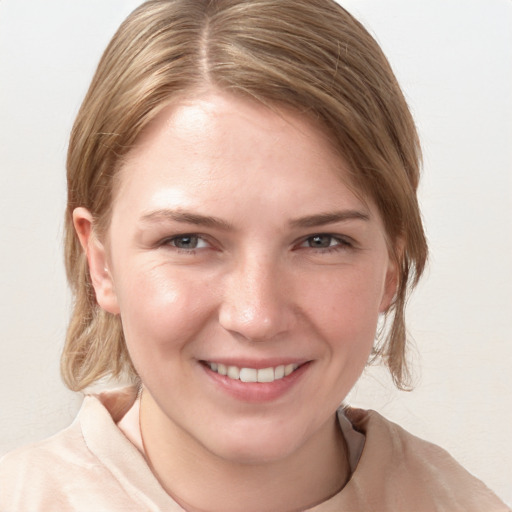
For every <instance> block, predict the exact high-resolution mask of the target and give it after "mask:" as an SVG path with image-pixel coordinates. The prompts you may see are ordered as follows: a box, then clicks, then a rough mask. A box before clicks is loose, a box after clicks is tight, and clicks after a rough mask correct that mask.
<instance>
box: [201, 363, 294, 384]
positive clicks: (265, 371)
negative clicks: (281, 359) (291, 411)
mask: <svg viewBox="0 0 512 512" xmlns="http://www.w3.org/2000/svg"><path fill="white" fill-rule="evenodd" d="M207 364H208V366H209V367H210V369H211V370H212V371H214V372H216V373H218V374H220V375H225V376H227V377H229V378H230V379H233V380H241V381H242V382H274V381H275V380H279V379H282V378H283V377H287V376H288V375H290V374H291V373H293V372H294V371H295V370H296V369H297V368H298V367H299V365H298V364H287V365H286V366H285V365H279V366H276V367H275V368H272V367H270V368H261V369H259V370H257V369H256V368H238V366H226V365H224V364H221V363H207Z"/></svg>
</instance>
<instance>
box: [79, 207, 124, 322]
mask: <svg viewBox="0 0 512 512" xmlns="http://www.w3.org/2000/svg"><path fill="white" fill-rule="evenodd" d="M73 225H74V226H75V231H76V234H77V235H78V238H79V240H80V244H81V245H82V248H83V250H84V253H85V255H86V257H87V263H88V265H89V274H90V276H91V281H92V285H93V287H94V291H95V294H96V301H97V302H98V305H99V306H100V307H101V308H102V309H104V310H105V311H108V312H109V313H112V314H115V315H117V314H119V305H118V301H117V296H116V293H115V288H114V281H113V278H112V275H111V273H110V271H109V268H108V262H107V255H106V252H105V247H104V245H103V244H102V243H101V242H100V240H98V237H97V236H96V234H95V232H94V224H93V217H92V215H91V212H89V210H87V208H83V207H79V208H75V210H74V211H73Z"/></svg>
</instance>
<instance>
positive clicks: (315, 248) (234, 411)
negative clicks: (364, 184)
mask: <svg viewBox="0 0 512 512" xmlns="http://www.w3.org/2000/svg"><path fill="white" fill-rule="evenodd" d="M120 172H121V176H120V178H121V179H120V185H119V188H118V189H117V191H116V194H115V199H114V204H113V213H112V219H111V225H110V228H109V232H108V236H107V240H106V243H105V246H104V249H102V250H104V251H105V253H104V258H105V262H104V263H101V264H100V266H102V265H103V266H105V267H107V268H108V273H107V272H104V273H102V271H101V270H98V272H99V273H100V274H101V275H100V276H99V277H97V278H96V279H95V287H96V292H97V298H98V301H99V303H100V305H101V306H102V307H104V308H105V309H107V310H108V311H110V312H112V313H116V314H117V313H119V314H120V315H121V319H122V323H123V329H124V332H125V338H126V343H127V347H128V350H129V353H130V356H131V358H132V361H133V363H134V366H135V368H136V370H137V372H138V373H139V375H140V377H141V379H142V382H143V384H144V386H145V389H146V391H147V393H148V395H149V396H150V397H151V400H152V401H153V402H154V404H155V406H156V408H157V410H158V414H159V415H160V421H161V423H162V424H167V425H168V426H169V427H170V428H172V429H175V430H177V431H180V432H181V433H182V435H183V436H184V438H186V439H187V440H188V441H189V442H190V443H196V444H197V445H199V446H202V447H204V448H206V449H207V450H208V451H209V452H210V453H213V454H216V455H219V456H221V457H223V458H225V459H236V460H239V459H240V460H242V459H243V460H260V459H265V460H273V459H279V458H283V457H286V456H288V455H290V454H292V453H293V452H294V451H296V450H300V448H301V446H303V445H304V444H305V443H307V442H308V440H309V439H311V438H312V437H314V436H315V435H316V434H318V433H319V432H321V431H322V429H324V428H325V425H326V424H327V423H329V422H331V421H332V419H333V417H334V413H335V410H336V408H337V407H338V406H339V405H340V403H341V401H342V400H343V399H344V397H345V396H346V394H347V393H348V391H349V390H350V389H351V387H352V386H353V384H354V383H355V381H356V380H357V378H358V377H359V375H360V374H361V372H362V370H363V368H364V366H365V363H366V361H367V359H368V356H369V353H370V350H371V347H372V344H373V341H374V335H375V330H376V324H377V320H378V316H379V314H380V313H381V312H383V311H384V310H385V309H386V308H387V307H388V305H389V303H390V300H391V298H392V296H393V294H394V291H395V277H396V276H395V268H394V266H393V265H392V263H391V261H390V258H389V255H388V249H387V244H386V237H385V232H384V228H383V224H382V221H381V219H380V216H379V214H378V212H377V211H376V209H375V208H374V207H373V206H372V204H371V203H369V204H368V203H363V202H362V201H361V200H360V199H358V198H357V197H356V195H354V193H353V192H351V189H350V188H349V187H348V186H347V185H346V182H347V179H348V178H347V172H346V168H345V167H344V163H343V162H342V161H340V158H339V156H336V154H335V153H334V152H333V151H332V150H331V148H330V146H329V143H328V142H327V141H326V139H325V137H324V136H323V134H322V132H321V130H319V128H318V127H316V126H314V125H313V124H311V122H310V121H307V120H305V119H304V118H301V117H299V116H298V115H296V114H294V113H291V112H288V111H285V110H282V111H281V112H280V113H276V112H272V111H271V110H269V109H267V108H265V107H263V106H261V105H259V104H256V103H252V102H249V101H248V100H244V99H239V98H235V97H232V96H229V95H224V94H220V93H210V94H205V95H203V96H200V97H196V98H192V99H189V100H187V101H181V102H179V103H176V104H174V105H172V106H170V107H168V108H166V109H165V110H164V111H162V112H161V113H160V114H159V116H158V117H157V118H156V119H155V121H154V122H153V123H152V124H151V126H150V127H149V128H148V129H147V130H146V132H145V133H144V135H143V136H142V137H141V139H140V140H139V141H138V143H137V145H136V147H135V148H134V150H132V152H131V154H130V155H129V158H128V160H127V162H126V164H125V165H124V167H123V169H122V170H121V171H120ZM90 258H91V257H90ZM93 266H94V264H93ZM226 373H227V375H226ZM188 441H187V442H188Z"/></svg>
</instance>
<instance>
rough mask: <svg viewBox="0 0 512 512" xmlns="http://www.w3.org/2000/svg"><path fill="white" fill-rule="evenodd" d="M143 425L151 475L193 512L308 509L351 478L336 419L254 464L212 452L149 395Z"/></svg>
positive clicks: (143, 406) (143, 401) (144, 402)
mask: <svg viewBox="0 0 512 512" xmlns="http://www.w3.org/2000/svg"><path fill="white" fill-rule="evenodd" d="M140 425H141V434H142V439H143V444H144V451H145V456H146V459H147V460H148V463H149V465H150V467H151V469H152V470H153V473H154V474H155V476H156V477H157V478H158V480H159V481H160V483H161V485H162V486H163V488H164V489H165V490H166V491H167V493H168V494H169V495H170V496H171V497H172V498H173V499H174V500H175V501H176V502H177V503H178V504H179V505H180V506H182V507H183V508H184V509H185V510H187V511H189V512H238V511H240V510H244V511H245V512H271V511H272V512H273V511H275V510H281V511H295V510H305V509H307V508H310V507H313V506H315V505H316V504H318V503H321V502H323V501H325V500H327V499H328V498H330V497H331V496H333V495H334V494H336V493H337V492H339V491H340V490H341V488H342V487H343V486H344V485H345V483H346V482H347V480H348V478H349V476H350V468H349V465H348V458H347V448H346V444H345V440H344V438H343V435H342V433H341V430H340V428H339V425H338V421H337V418H336V415H333V417H332V418H331V419H330V420H329V421H328V422H326V424H325V425H324V426H323V428H322V429H321V430H320V431H319V432H317V433H315V434H314V435H313V436H312V437H311V438H310V439H309V440H308V441H307V442H306V443H305V444H304V445H303V446H301V447H300V448H299V449H298V450H296V451H295V452H294V453H292V454H290V455H288V456H286V457H283V458H281V459H279V460H272V461H263V462H251V463H246V462H245V463H244V462H239V461H236V460H227V459H225V458H222V457H219V456H218V455H216V454H214V453H212V452H211V451H209V450H208V449H207V448H206V447H204V446H203V445H202V444H200V443H199V442H197V441H196V440H195V439H193V438H192V437H191V436H190V435H189V434H188V433H187V432H185V431H183V430H182V429H180V427H179V426H177V425H176V424H175V423H174V422H172V421H171V420H170V419H169V418H168V417H167V416H165V415H164V414H163V412H162V411H161V410H160V408H159V407H158V405H157V404H156V403H155V402H154V400H153V399H152V397H151V395H150V394H149V393H147V392H145V393H143V396H142V398H141V411H140Z"/></svg>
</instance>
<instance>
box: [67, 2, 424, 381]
mask: <svg viewBox="0 0 512 512" xmlns="http://www.w3.org/2000/svg"><path fill="white" fill-rule="evenodd" d="M208 86H212V87H215V88H217V89H221V90H224V91H228V92H233V93H236V94H243V95H246V96H248V97H251V98H254V99H256V100H258V101H260V102H263V103H265V104H267V105H270V106H274V105H286V106H288V107H292V108H293V109H295V111H298V112H302V113H305V114H306V115H308V116H310V117H312V118H313V119H315V120H316V121H317V122H319V123H320V124H321V125H322V126H323V127H324V128H325V129H326V131H327V133H328V134H329V136H330V138H331V139H332V141H333V143H334V144H335V146H336V147H337V148H338V150H339V151H340V153H341V154H342V155H343V158H344V159H345V161H346V162H347V163H348V164H349V168H350V169H351V172H352V180H353V183H354V185H355V187H356V189H357V190H358V191H359V193H360V194H361V195H362V196H363V197H369V198H371V199H372V200H373V201H374V203H375V204H376V205H377V207H378V209H379V211H380V213H381V215H382V218H383V221H384V224H385V228H386V231H387V235H388V239H389V241H390V250H391V253H392V256H393V257H394V258H395V260H396V262H397V264H398V265H399V269H400V277H399V282H398V288H397V293H396V296H395V299H394V301H393V304H392V305H391V307H390V308H389V311H388V312H387V317H388V319H389V320H390V327H389V328H388V329H387V330H386V331H385V335H384V337H383V339H382V340H381V341H380V342H379V343H378V344H377V345H376V347H375V349H374V353H375V355H379V356H381V357H383V359H384V361H385V362H386V364H387V365H388V366H389V369H390V371H391V375H392V376H393V379H394V381H395V383H396V384H397V385H398V386H399V387H403V386H404V384H405V383H406V377H407V364H406V358H405V349H406V330H405V319H404V309H405V303H406V298H407V295H408V289H409V288H410V287H411V286H413V285H415V284H416V282H417V280H418V279H419V277H420V275H421V273H422V271H423V268H424V265H425V261H426V257H427V245H426V241H425V236H424V232H423V227H422V223H421V218H420V212H419V208H418V204H417V198H416V190H417V186H418V180H419V166H420V149H419V143H418V138H417V134H416V129H415V126H414V122H413V119H412V117H411V114H410V112H409V109H408V107H407V104H406V102H405V100H404V97H403V95H402V92H401V90H400V88H399V86H398V84H397V82H396V79H395V77H394V75H393V72H392V70H391V68H390V66H389V64H388V61H387V60H386V58H385V56H384V54H383V53H382V51H381V49H380V47H379V46H378V44H377V43H376V42H375V40H374V39H373V38H372V37H371V36H370V34H369V33H368V32H367V31H366V30H365V29H364V27H363V26H362V25H361V24H360V23H359V22H358V21H356V20H355V19H354V18H353V17H352V16H351V15H350V14H349V13H348V12H346V11H345V10H344V9H343V8H342V7H340V6H339V5H338V4H337V3H335V2H334V1H333V0H151V1H149V2H146V3H144V4H142V5H141V6H140V7H139V8H138V9H136V10H135V11H134V12H133V13H132V14H131V15H130V16H129V17H128V18H127V19H126V21H125V22H124V23H123V24H122V25H121V27H120V28H119V30H118V31H117V33H116V34H115V36H114V38H113V39H112V41H111V42H110V44H109V46H108V47H107V49H106V50H105V53H104V55H103V57H102V59H101V61H100V63H99V66H98V69H97V71H96V74H95V76H94V78H93V81H92V83H91V86H90V88H89V91H88V93H87V95H86V97H85V100H84V102H83V104H82V107H81V109H80V112H79V114H78V117H77V119H76V122H75V125H74V127H73V130H72V133H71V139H70V143H69V151H68V161H67V178H68V206H67V211H66V244H65V256H66V269H67V276H68V280H69V282H70V285H71V288H72V291H73V293H74V297H75V303H74V310H73V314H72V317H71V321H70V324H69V328H68V333H67V339H66V345H65V348H64V352H63V355H62V362H61V368H62V374H63V377H64V380H65V382H66V384H67V385H68V386H69V387H70V388H71V389H74V390H80V389H83V388H84V387H86V386H88V385H89V384H91V383H93V382H94V381H96V380H98V379H99V378H101V377H103V376H107V375H111V376H114V377H115V376H119V374H121V373H123V372H127V373H128V374H129V375H131V376H133V377H136V373H135V370H134V369H133V366H132V365H131V362H130V358H129V355H128V353H127V350H126V347H125V343H124V338H123V331H122V325H121V319H120V318H119V317H117V316H114V315H111V314H109V313H107V312H105V311H103V310H102V309H101V308H100V307H99V306H98V304H97V302H96V299H95V294H94V289H93V287H92V284H91V280H90V276H89V271H88V267H87V260H86V257H85V255H84V253H83V251H82V249H81V246H80V243H79V241H78V238H77V236H76V234H75V231H74V228H73V222H72V213H73V210H74V209H75V208H76V207H78V206H84V207H86V208H87V209H89V211H90V212H91V214H92V215H93V218H94V221H95V229H96V230H97V232H98V233H99V236H101V233H104V231H105V229H106V227H107V226H108V222H109V216H110V209H111V205H112V197H113V183H114V179H113V178H114V177H115V175H116V172H117V171H118V169H119V167H120V166H121V164H122V162H123V159H124V157H125V156H126V155H127V153H128V152H129V151H130V149H131V148H132V147H133V144H134V143H135V140H136V139H137V137H138V136H139V135H140V133H141V131H142V130H143V129H144V127H145V126H146V125H147V124H148V122H149V121H150V120H151V119H153V118H154V117H155V116H156V114H157V113H158V112H159V111H160V110H161V109H162V108H163V106H165V105H166V104H168V103H169V101H170V100H171V99H173V98H175V97H176V96H177V95H183V94H186V93H187V92H190V91H191V90H193V89H197V88H201V87H208Z"/></svg>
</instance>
